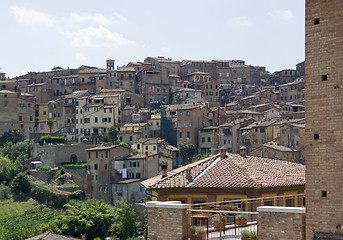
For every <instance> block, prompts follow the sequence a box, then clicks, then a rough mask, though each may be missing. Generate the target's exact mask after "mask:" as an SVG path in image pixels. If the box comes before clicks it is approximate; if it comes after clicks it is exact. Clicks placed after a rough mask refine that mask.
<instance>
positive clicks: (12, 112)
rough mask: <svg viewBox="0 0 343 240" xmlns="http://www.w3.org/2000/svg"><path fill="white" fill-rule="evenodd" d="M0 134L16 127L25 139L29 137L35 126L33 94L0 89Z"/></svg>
mask: <svg viewBox="0 0 343 240" xmlns="http://www.w3.org/2000/svg"><path fill="white" fill-rule="evenodd" d="M0 99H1V100H0V116H1V117H0V136H2V134H4V133H5V132H7V131H8V130H10V129H13V128H16V129H18V130H19V131H20V132H21V134H23V135H24V138H25V139H29V138H30V133H33V132H34V130H35V129H34V126H35V113H36V112H35V103H34V101H33V96H32V95H31V96H27V95H25V96H22V95H21V94H20V93H18V92H12V91H8V90H1V91H0Z"/></svg>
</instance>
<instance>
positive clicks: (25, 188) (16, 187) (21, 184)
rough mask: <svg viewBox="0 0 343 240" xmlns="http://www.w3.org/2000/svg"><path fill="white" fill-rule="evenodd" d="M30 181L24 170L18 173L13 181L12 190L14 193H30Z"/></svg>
mask: <svg viewBox="0 0 343 240" xmlns="http://www.w3.org/2000/svg"><path fill="white" fill-rule="evenodd" d="M30 189H31V187H30V182H29V179H28V177H27V175H26V174H25V173H23V172H21V173H18V174H17V176H15V177H14V179H13V181H12V183H11V190H12V192H14V193H19V194H21V193H28V192H30Z"/></svg>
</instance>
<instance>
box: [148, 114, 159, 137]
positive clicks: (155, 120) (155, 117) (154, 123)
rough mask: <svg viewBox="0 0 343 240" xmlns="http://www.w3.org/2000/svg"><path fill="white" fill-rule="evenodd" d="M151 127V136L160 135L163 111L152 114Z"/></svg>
mask: <svg viewBox="0 0 343 240" xmlns="http://www.w3.org/2000/svg"><path fill="white" fill-rule="evenodd" d="M148 123H149V129H150V134H149V136H150V137H159V136H160V128H161V113H157V114H152V115H151V117H150V119H149V120H148Z"/></svg>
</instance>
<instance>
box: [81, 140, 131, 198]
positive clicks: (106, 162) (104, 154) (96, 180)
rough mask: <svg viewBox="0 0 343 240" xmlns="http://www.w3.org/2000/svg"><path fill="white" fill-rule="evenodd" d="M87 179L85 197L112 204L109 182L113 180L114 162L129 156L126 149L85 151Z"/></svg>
mask: <svg viewBox="0 0 343 240" xmlns="http://www.w3.org/2000/svg"><path fill="white" fill-rule="evenodd" d="M86 151H87V174H88V176H87V179H88V183H87V186H85V193H86V197H88V198H96V199H102V200H104V201H105V202H107V203H109V202H110V203H111V202H112V200H113V199H112V198H113V194H114V193H113V192H112V187H111V182H113V181H111V180H114V178H115V167H116V162H117V161H121V160H123V159H124V158H125V157H127V156H129V155H130V150H129V149H128V148H125V147H122V146H119V145H113V146H98V147H94V148H90V149H87V150H86Z"/></svg>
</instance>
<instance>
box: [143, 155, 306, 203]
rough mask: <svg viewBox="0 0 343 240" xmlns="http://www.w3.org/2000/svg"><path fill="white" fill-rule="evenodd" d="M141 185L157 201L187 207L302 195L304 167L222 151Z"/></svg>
mask: <svg viewBox="0 0 343 240" xmlns="http://www.w3.org/2000/svg"><path fill="white" fill-rule="evenodd" d="M142 185H143V186H144V187H145V188H147V189H148V190H150V191H151V195H152V196H153V197H156V198H157V199H158V200H159V201H182V202H184V203H189V204H194V203H204V202H218V201H226V200H234V199H235V200H237V199H242V200H243V199H248V198H257V197H271V196H278V195H292V194H301V193H304V189H305V166H304V165H301V164H296V163H290V162H286V161H280V160H275V159H268V158H260V157H253V156H246V155H245V152H244V150H243V151H242V152H241V155H239V154H227V153H226V152H225V149H221V154H217V155H212V156H210V157H208V158H206V159H203V160H200V161H198V162H195V163H191V164H188V165H186V166H183V167H180V168H177V169H175V170H173V171H171V172H168V174H167V176H165V177H163V178H162V176H161V175H158V176H156V177H153V178H150V179H147V180H145V181H143V182H142ZM289 201H291V202H287V201H286V202H285V205H286V206H293V205H294V202H293V201H295V199H293V200H292V199H291V200H289ZM269 204H270V203H265V205H269ZM299 204H300V203H299ZM301 204H302V203H301Z"/></svg>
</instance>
